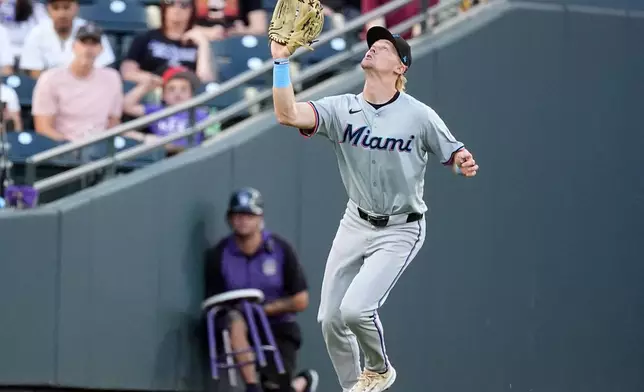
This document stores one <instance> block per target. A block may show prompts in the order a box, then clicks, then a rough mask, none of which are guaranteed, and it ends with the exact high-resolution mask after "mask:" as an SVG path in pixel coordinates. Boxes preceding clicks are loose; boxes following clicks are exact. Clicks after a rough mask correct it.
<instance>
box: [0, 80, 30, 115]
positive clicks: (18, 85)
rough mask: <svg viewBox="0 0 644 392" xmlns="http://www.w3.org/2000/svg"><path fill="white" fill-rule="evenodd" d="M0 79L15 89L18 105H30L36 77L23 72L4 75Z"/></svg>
mask: <svg viewBox="0 0 644 392" xmlns="http://www.w3.org/2000/svg"><path fill="white" fill-rule="evenodd" d="M1 81H2V83H4V84H6V85H7V86H9V87H11V88H13V89H14V90H15V91H16V94H17V95H18V100H19V101H20V106H23V109H24V107H25V106H31V100H32V99H33V93H34V87H35V86H36V79H32V78H31V77H29V76H28V75H24V74H15V75H9V76H5V77H4V78H3V79H2V80H1Z"/></svg>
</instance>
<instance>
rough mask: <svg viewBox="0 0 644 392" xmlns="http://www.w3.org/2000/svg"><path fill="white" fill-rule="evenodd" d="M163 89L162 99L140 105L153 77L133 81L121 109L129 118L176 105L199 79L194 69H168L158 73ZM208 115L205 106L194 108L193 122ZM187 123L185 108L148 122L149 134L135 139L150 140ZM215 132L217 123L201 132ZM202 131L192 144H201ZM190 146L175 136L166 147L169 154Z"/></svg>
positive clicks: (179, 129)
mask: <svg viewBox="0 0 644 392" xmlns="http://www.w3.org/2000/svg"><path fill="white" fill-rule="evenodd" d="M162 80H163V92H162V102H161V103H160V104H143V103H141V101H142V100H143V98H144V97H145V96H146V94H148V93H149V92H150V91H152V90H153V89H154V88H156V87H157V84H156V79H154V78H151V77H150V78H147V79H145V80H143V81H142V82H141V83H139V84H137V85H136V87H134V88H133V89H132V90H130V91H129V92H128V93H127V94H126V95H125V100H124V108H123V111H124V112H125V114H127V115H129V116H132V117H140V116H144V115H146V114H150V113H154V112H157V111H159V110H162V109H164V108H165V107H168V106H172V105H177V104H179V103H181V102H185V101H187V100H189V99H190V98H192V97H193V96H194V94H195V92H196V90H197V88H198V87H199V85H200V82H199V78H197V75H195V74H194V72H192V71H190V70H188V69H187V68H185V67H171V68H168V69H167V70H166V71H165V72H164V73H163V76H162ZM208 115H209V110H208V109H207V108H198V109H196V110H195V117H194V120H195V122H199V121H202V120H204V119H206V118H207V117H208ZM189 126H190V113H189V112H188V111H185V112H179V113H177V114H175V115H173V116H170V117H166V118H164V119H161V120H158V121H156V122H155V123H153V124H151V125H150V131H151V133H150V134H143V133H139V134H137V136H136V138H137V139H138V140H140V141H143V142H145V141H149V140H154V139H157V138H159V137H164V136H167V135H170V134H173V133H177V132H182V131H185V130H186V129H188V127H189ZM218 131H219V127H218V126H217V125H215V126H212V127H210V128H208V130H207V131H206V132H205V134H206V135H207V136H213V135H214V134H216V133H217V132H218ZM203 139H204V134H203V133H199V134H197V135H196V136H195V139H194V140H193V143H201V142H202V141H203ZM189 146H190V140H189V139H188V138H186V139H179V140H177V141H176V142H174V143H173V144H172V145H170V146H168V147H166V149H167V150H168V152H169V153H171V154H174V153H178V152H181V151H183V150H184V149H185V148H186V147H189Z"/></svg>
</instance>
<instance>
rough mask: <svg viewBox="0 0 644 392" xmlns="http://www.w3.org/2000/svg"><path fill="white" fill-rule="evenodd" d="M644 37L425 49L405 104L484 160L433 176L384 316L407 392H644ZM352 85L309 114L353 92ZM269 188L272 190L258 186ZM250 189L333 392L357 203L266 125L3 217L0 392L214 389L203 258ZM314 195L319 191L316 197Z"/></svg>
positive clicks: (609, 34)
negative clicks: (332, 282)
mask: <svg viewBox="0 0 644 392" xmlns="http://www.w3.org/2000/svg"><path fill="white" fill-rule="evenodd" d="M642 36H644V19H643V18H641V17H639V16H638V15H637V14H634V13H615V12H608V13H602V12H597V11H596V10H594V11H592V12H585V11H584V10H570V9H564V8H562V7H560V6H558V5H556V4H539V5H536V6H535V5H531V4H523V3H516V4H500V5H498V6H494V7H490V8H488V9H487V10H486V11H484V12H481V14H480V15H479V16H478V17H477V18H474V19H471V20H470V21H466V23H463V24H462V25H461V26H458V27H455V28H451V29H449V30H448V31H445V32H444V33H438V34H436V35H435V36H434V37H433V38H432V39H426V40H423V41H420V42H418V44H417V45H415V48H414V53H415V57H414V66H413V67H412V68H411V70H410V72H409V79H410V84H409V92H410V93H411V94H412V95H414V96H416V97H418V98H420V99H421V100H423V101H425V102H427V103H428V104H430V105H431V106H433V107H434V108H435V109H436V110H437V111H438V112H439V113H440V114H441V116H442V117H443V119H444V120H445V121H446V122H447V124H448V125H449V126H450V127H451V129H452V130H453V132H454V133H455V134H456V135H457V137H458V138H460V139H461V140H463V141H464V142H465V143H466V144H467V146H468V147H469V148H470V149H471V150H472V151H473V152H474V154H475V156H476V158H477V161H478V162H479V164H480V165H481V171H480V173H479V176H477V177H476V178H475V179H471V180H465V179H461V178H456V177H454V176H452V175H451V174H450V173H449V172H448V171H447V170H446V169H444V168H442V167H440V165H438V163H437V162H436V160H433V161H432V163H431V165H430V166H429V168H428V172H427V179H426V200H427V201H428V204H429V206H430V208H431V211H430V213H429V215H428V223H427V232H428V234H427V241H426V243H425V246H424V248H423V249H422V250H421V252H420V253H419V255H418V256H417V258H416V260H415V261H414V262H413V263H412V264H411V266H410V268H409V270H408V271H407V273H406V274H405V275H404V276H403V277H402V279H401V280H400V282H399V283H398V285H397V287H396V289H395V290H394V291H393V293H392V295H391V296H390V299H389V300H388V303H387V304H386V305H385V307H384V309H383V310H382V313H381V315H382V318H383V320H384V321H383V322H384V326H385V330H386V332H385V333H386V335H387V341H388V354H389V356H390V358H391V359H392V361H393V363H394V364H395V365H396V366H397V368H398V372H399V378H398V382H397V384H396V390H397V391H398V390H400V391H403V390H408V391H425V390H429V391H432V390H436V391H443V392H472V391H477V392H479V391H480V392H498V391H500V390H508V391H509V390H520V391H548V392H577V391H579V392H581V391H584V392H604V391H607V390H611V391H620V392H636V391H637V392H639V391H641V390H642V389H643V388H644V373H642V371H641V369H642V368H643V367H644V359H643V358H644V355H643V354H644V352H643V348H642V347H644V328H643V326H644V313H643V312H642V309H643V308H644V290H643V289H642V281H644V264H642V263H641V260H642V256H641V255H642V254H644V244H643V243H642V240H641V238H642V233H643V232H644V227H643V226H644V225H643V223H642V219H641V217H642V216H644V202H643V200H644V198H643V195H644V182H643V181H642V176H641V173H640V168H641V166H642V163H643V162H642V159H641V157H640V154H639V153H638V152H637V149H638V148H639V146H640V145H642V144H643V143H644V133H643V132H642V131H641V126H640V125H639V124H640V121H639V120H640V117H641V86H642V85H644V73H642V69H644V50H642V49H644V48H643V47H642V46H643V42H644V41H642V39H641V37H642ZM361 83H362V79H361V76H360V71H356V72H349V73H347V74H345V75H342V76H340V77H339V78H338V79H336V80H335V81H334V82H333V83H331V82H329V83H327V84H326V85H324V86H321V87H320V88H319V89H317V90H316V91H315V92H314V93H313V97H314V98H318V97H320V96H324V95H329V94H337V93H341V92H358V91H359V90H360V87H361ZM264 170H268V171H269V174H268V175H267V174H266V173H264V172H263V171H264ZM244 185H252V186H255V187H257V188H259V189H260V190H261V191H262V193H263V195H264V197H265V200H266V205H267V216H266V219H267V223H268V226H269V227H270V228H271V229H273V230H275V231H276V232H279V233H280V234H282V235H283V236H285V237H287V238H289V239H290V240H291V241H292V242H293V244H294V245H295V247H296V249H297V252H298V254H299V256H300V257H301V260H302V262H303V264H304V266H305V269H306V272H307V274H308V278H309V282H310V286H311V307H310V309H308V310H307V311H306V312H304V313H303V314H301V316H300V317H299V320H300V322H301V324H302V326H303V330H304V347H303V350H302V353H301V360H300V365H301V366H302V367H315V368H317V369H318V371H319V372H320V374H321V376H322V385H321V388H320V392H331V391H335V390H337V384H336V379H335V376H334V374H333V371H332V368H331V366H330V363H329V360H328V357H327V353H326V350H325V348H324V346H323V342H322V337H321V333H320V330H319V326H318V325H317V323H316V320H315V318H316V310H317V309H316V306H317V304H318V303H319V289H320V285H321V277H322V273H323V269H324V263H325V258H326V255H327V252H328V250H329V246H330V244H331V241H332V238H333V236H334V234H335V230H336V228H337V224H338V221H339V219H340V218H341V216H342V213H343V209H344V206H345V203H346V197H345V192H344V189H343V187H342V184H341V181H340V177H339V173H338V170H337V166H336V162H335V158H334V154H333V152H332V150H331V148H330V146H329V145H328V142H325V141H324V140H322V139H317V138H314V139H312V140H305V139H304V138H301V137H300V136H299V135H297V132H295V131H293V130H290V129H286V128H284V127H281V126H278V125H276V124H275V122H274V119H273V117H272V115H270V114H267V115H263V116H258V117H256V118H254V119H252V120H250V124H247V125H246V129H243V130H239V131H230V132H228V133H225V134H222V135H221V136H220V138H219V139H218V140H217V142H216V143H214V144H212V145H210V146H207V147H204V148H199V149H196V150H193V151H190V152H187V153H184V154H181V155H179V156H177V157H174V158H172V159H169V160H167V161H164V162H161V163H159V164H155V165H153V166H150V167H148V168H145V169H141V170H139V171H136V172H134V173H132V174H130V175H128V176H125V177H121V178H117V179H114V180H111V181H109V182H106V183H104V184H101V185H99V186H96V187H94V188H92V189H88V190H86V191H83V192H80V193H78V194H75V195H73V196H71V197H68V198H66V199H63V200H60V201H57V202H55V203H52V204H49V205H46V206H44V207H42V208H40V209H38V210H33V211H25V212H20V213H13V212H9V211H4V212H0V238H1V239H2V240H1V241H2V242H1V249H0V252H1V253H0V254H1V258H2V260H1V261H0V314H2V315H3V317H2V323H1V327H0V384H2V385H5V386H15V387H16V388H18V387H24V386H35V387H34V388H36V387H42V386H52V387H61V388H72V387H78V388H83V389H103V390H149V391H169V390H173V391H194V390H202V389H203V388H204V386H206V385H207V386H211V385H210V384H208V383H206V380H207V369H206V365H205V363H204V361H203V358H204V356H203V352H202V351H201V348H203V345H200V344H199V342H200V340H199V339H200V336H201V335H200V332H199V331H200V328H199V327H200V325H201V323H200V316H199V302H200V300H201V292H202V282H201V271H202V262H201V253H202V251H203V250H204V249H205V247H206V246H207V244H208V243H211V242H214V241H216V240H217V239H219V238H220V237H221V236H223V235H225V234H227V227H226V224H225V222H224V211H225V208H226V203H227V199H228V196H229V193H230V192H231V191H232V190H233V189H235V188H237V187H239V186H244ZM317 188H321V189H323V191H319V190H318V189H317Z"/></svg>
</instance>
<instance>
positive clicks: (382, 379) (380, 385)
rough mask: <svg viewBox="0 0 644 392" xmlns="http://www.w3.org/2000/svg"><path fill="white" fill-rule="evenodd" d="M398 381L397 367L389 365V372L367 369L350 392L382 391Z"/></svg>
mask: <svg viewBox="0 0 644 392" xmlns="http://www.w3.org/2000/svg"><path fill="white" fill-rule="evenodd" d="M394 381H396V369H394V368H393V367H392V366H391V365H389V370H388V371H387V373H384V374H380V373H375V372H372V371H370V370H367V369H365V370H364V372H362V374H361V375H360V377H358V382H357V383H356V385H354V386H353V388H351V390H350V391H349V392H382V391H386V390H387V389H389V387H391V385H392V384H393V383H394Z"/></svg>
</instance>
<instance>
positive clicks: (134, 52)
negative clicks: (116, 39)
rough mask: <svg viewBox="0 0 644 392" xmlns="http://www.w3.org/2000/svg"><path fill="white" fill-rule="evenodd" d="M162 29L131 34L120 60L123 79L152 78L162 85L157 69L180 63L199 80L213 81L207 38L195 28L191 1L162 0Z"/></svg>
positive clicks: (201, 31) (141, 80)
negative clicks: (126, 48)
mask: <svg viewBox="0 0 644 392" xmlns="http://www.w3.org/2000/svg"><path fill="white" fill-rule="evenodd" d="M160 7H161V28H160V29H154V30H149V31H147V32H144V33H142V34H139V35H137V36H136V37H134V40H133V41H132V44H131V46H130V49H129V50H128V52H127V55H126V56H125V59H124V60H123V62H122V63H121V75H123V79H124V80H127V81H130V82H134V83H142V82H143V81H144V80H145V79H146V78H150V77H152V78H153V79H155V80H156V83H157V84H158V85H161V74H160V73H159V70H164V69H166V68H168V67H174V66H178V65H181V66H183V67H186V68H188V69H189V70H191V71H192V72H194V73H195V74H197V76H198V77H199V79H200V80H201V82H212V81H214V80H215V72H214V70H213V61H212V51H211V48H210V41H209V40H208V37H207V36H206V35H205V33H204V32H203V30H202V29H199V28H194V18H195V16H194V13H195V7H194V4H193V0H162V1H161V6H160Z"/></svg>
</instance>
